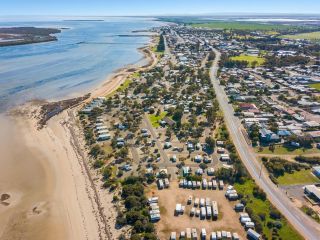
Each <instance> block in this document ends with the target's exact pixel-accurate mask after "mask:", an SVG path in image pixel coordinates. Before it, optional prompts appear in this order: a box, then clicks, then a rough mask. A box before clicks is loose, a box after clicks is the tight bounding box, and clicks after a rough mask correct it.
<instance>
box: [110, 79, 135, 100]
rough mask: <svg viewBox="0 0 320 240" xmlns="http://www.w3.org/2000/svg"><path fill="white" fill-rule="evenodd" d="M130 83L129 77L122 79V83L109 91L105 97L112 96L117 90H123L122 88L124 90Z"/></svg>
mask: <svg viewBox="0 0 320 240" xmlns="http://www.w3.org/2000/svg"><path fill="white" fill-rule="evenodd" d="M130 83H132V80H131V79H127V80H125V81H124V83H122V84H121V85H120V86H119V87H118V88H117V89H116V90H114V91H113V92H111V93H109V94H108V95H107V96H106V97H107V98H109V97H113V95H115V94H116V93H117V92H123V91H124V90H126V89H127V88H128V87H129V85H130Z"/></svg>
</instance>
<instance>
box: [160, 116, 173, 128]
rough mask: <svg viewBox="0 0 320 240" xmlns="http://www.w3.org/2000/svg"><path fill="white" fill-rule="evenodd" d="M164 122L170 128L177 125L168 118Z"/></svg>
mask: <svg viewBox="0 0 320 240" xmlns="http://www.w3.org/2000/svg"><path fill="white" fill-rule="evenodd" d="M163 121H164V122H165V123H166V124H168V125H169V126H170V127H172V126H174V125H175V124H176V122H175V121H174V120H172V119H171V118H168V117H164V118H163Z"/></svg>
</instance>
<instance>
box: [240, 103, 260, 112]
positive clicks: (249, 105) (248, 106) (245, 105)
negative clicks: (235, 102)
mask: <svg viewBox="0 0 320 240" xmlns="http://www.w3.org/2000/svg"><path fill="white" fill-rule="evenodd" d="M239 108H240V109H241V110H242V111H249V110H258V108H257V106H256V105H255V104H253V103H240V104H239Z"/></svg>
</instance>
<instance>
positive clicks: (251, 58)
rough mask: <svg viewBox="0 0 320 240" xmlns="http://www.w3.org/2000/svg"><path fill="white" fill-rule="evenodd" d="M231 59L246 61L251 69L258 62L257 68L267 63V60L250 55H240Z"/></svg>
mask: <svg viewBox="0 0 320 240" xmlns="http://www.w3.org/2000/svg"><path fill="white" fill-rule="evenodd" d="M230 59H231V60H233V61H246V62H248V64H249V66H251V67H252V65H253V63H254V62H257V65H256V66H261V65H263V64H264V62H265V58H263V57H256V56H249V55H240V56H236V57H231V58H230Z"/></svg>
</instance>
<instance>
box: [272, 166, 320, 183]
mask: <svg viewBox="0 0 320 240" xmlns="http://www.w3.org/2000/svg"><path fill="white" fill-rule="evenodd" d="M277 179H278V182H279V184H280V185H293V184H308V183H318V182H320V181H319V178H317V177H315V176H314V175H312V174H311V171H310V170H300V171H295V172H294V173H292V174H288V173H286V174H284V175H283V176H281V177H278V178H277Z"/></svg>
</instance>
